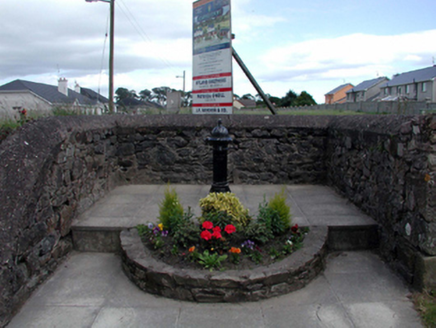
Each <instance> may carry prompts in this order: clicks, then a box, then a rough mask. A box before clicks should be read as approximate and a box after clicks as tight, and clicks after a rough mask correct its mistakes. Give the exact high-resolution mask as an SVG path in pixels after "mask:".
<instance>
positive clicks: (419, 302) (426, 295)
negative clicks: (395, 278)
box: [412, 290, 436, 328]
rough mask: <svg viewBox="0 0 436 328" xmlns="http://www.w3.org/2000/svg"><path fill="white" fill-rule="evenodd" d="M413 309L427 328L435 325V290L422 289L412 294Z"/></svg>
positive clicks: (432, 327) (433, 327)
mask: <svg viewBox="0 0 436 328" xmlns="http://www.w3.org/2000/svg"><path fill="white" fill-rule="evenodd" d="M412 299H413V303H414V304H415V309H416V310H417V311H418V312H419V314H420V315H421V318H422V321H423V324H424V325H425V327H427V328H435V327H436V292H435V291H427V290H424V291H423V292H422V293H417V294H414V295H413V296H412Z"/></svg>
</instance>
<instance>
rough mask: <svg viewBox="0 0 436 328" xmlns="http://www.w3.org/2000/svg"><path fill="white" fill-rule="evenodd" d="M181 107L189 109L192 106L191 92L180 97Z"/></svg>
mask: <svg viewBox="0 0 436 328" xmlns="http://www.w3.org/2000/svg"><path fill="white" fill-rule="evenodd" d="M182 106H183V107H191V106H192V92H191V91H188V92H185V94H184V95H183V97H182Z"/></svg>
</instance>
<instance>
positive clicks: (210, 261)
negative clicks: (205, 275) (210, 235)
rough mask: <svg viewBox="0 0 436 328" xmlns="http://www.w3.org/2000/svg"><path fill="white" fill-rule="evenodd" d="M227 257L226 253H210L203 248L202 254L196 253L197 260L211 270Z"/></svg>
mask: <svg viewBox="0 0 436 328" xmlns="http://www.w3.org/2000/svg"><path fill="white" fill-rule="evenodd" d="M225 259H227V255H218V254H217V253H212V254H210V253H209V251H208V250H205V251H204V252H203V254H199V255H198V262H199V263H200V264H201V265H203V266H204V267H205V268H206V269H210V271H212V270H213V268H218V267H220V266H221V262H222V261H224V260H225Z"/></svg>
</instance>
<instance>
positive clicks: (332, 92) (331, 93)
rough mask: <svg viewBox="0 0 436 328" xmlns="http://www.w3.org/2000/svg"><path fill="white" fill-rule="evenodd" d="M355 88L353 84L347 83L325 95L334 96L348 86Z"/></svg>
mask: <svg viewBox="0 0 436 328" xmlns="http://www.w3.org/2000/svg"><path fill="white" fill-rule="evenodd" d="M349 85H351V86H353V85H352V84H351V83H346V84H342V85H340V86H338V87H337V88H334V89H333V90H332V91H330V92H327V93H326V94H325V95H326V96H327V95H334V94H335V93H336V92H338V91H339V90H342V89H343V88H345V87H346V86H349Z"/></svg>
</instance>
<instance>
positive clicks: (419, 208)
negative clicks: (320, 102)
mask: <svg viewBox="0 0 436 328" xmlns="http://www.w3.org/2000/svg"><path fill="white" fill-rule="evenodd" d="M435 129H436V115H433V116H409V117H407V116H382V117H377V116H361V117H357V118H356V117H353V118H351V117H341V118H338V119H335V120H333V121H332V122H331V123H330V126H329V137H328V140H329V144H328V149H327V156H328V160H327V165H328V169H327V172H328V179H329V183H330V184H331V185H332V186H334V187H335V188H336V189H337V190H338V191H340V192H341V193H342V194H343V195H344V196H345V197H346V198H348V199H350V200H351V201H352V202H353V203H355V204H356V205H357V206H359V207H360V208H361V209H362V210H364V211H365V212H366V213H367V214H369V215H370V216H371V217H372V218H374V219H375V220H376V221H377V222H378V223H379V224H380V227H381V231H380V232H381V246H380V248H381V253H382V255H383V257H384V258H385V259H386V260H387V261H389V262H390V263H391V264H392V265H393V266H394V267H395V269H396V270H397V271H399V272H400V273H401V274H402V275H403V276H404V277H405V278H406V279H407V280H408V281H409V282H414V283H417V282H416V281H414V276H415V274H416V270H417V268H416V263H417V261H419V260H420V259H418V258H417V257H420V256H428V255H431V256H434V255H436V247H435V243H436V188H435V181H436V172H435V171H436V132H435ZM421 254H422V255H421Z"/></svg>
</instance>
